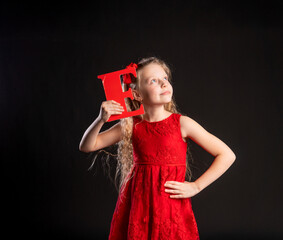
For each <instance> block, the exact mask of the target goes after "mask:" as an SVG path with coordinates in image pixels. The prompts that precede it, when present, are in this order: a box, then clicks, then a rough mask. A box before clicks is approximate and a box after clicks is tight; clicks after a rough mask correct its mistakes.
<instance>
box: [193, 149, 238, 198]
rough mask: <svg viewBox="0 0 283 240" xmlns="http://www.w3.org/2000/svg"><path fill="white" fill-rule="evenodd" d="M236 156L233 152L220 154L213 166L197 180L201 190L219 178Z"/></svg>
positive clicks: (196, 182)
mask: <svg viewBox="0 0 283 240" xmlns="http://www.w3.org/2000/svg"><path fill="white" fill-rule="evenodd" d="M235 159H236V156H235V155H233V154H219V155H218V156H216V157H215V159H214V161H213V163H212V164H211V166H210V167H209V168H208V169H207V170H206V171H205V172H204V173H203V174H202V175H201V176H200V177H199V178H198V179H197V180H196V181H194V183H195V184H196V186H197V188H198V190H199V192H200V191H202V190H203V189H204V188H206V187H207V186H208V185H210V184H211V183H212V182H214V181H215V180H216V179H217V178H219V177H220V176H221V175H222V174H223V173H224V172H226V170H227V169H228V168H229V167H230V166H231V165H232V164H233V162H234V161H235Z"/></svg>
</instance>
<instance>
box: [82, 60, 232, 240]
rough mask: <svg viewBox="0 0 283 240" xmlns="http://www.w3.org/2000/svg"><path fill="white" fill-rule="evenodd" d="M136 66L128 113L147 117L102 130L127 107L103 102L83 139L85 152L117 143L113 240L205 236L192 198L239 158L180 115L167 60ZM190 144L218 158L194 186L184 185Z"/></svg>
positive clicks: (132, 119)
mask: <svg viewBox="0 0 283 240" xmlns="http://www.w3.org/2000/svg"><path fill="white" fill-rule="evenodd" d="M136 67H137V68H136V71H137V78H135V77H133V76H132V75H131V79H132V83H131V84H130V86H127V85H126V84H123V89H124V91H126V90H127V89H128V88H129V87H130V88H131V89H132V93H133V97H134V99H133V100H131V99H126V101H127V102H126V106H127V110H128V111H134V110H136V109H139V108H140V104H143V106H144V111H145V112H144V114H143V115H140V116H134V117H128V118H124V119H120V121H119V122H118V123H117V124H115V125H114V126H112V127H111V128H109V129H107V130H106V131H104V132H101V133H99V131H100V129H101V127H102V125H103V124H104V123H105V122H107V120H108V119H109V117H110V116H111V115H115V114H121V113H122V112H123V110H124V109H123V108H122V107H121V106H120V104H119V103H117V102H115V101H113V100H110V101H104V102H103V103H102V105H101V109H100V114H99V116H98V117H97V119H96V120H95V121H94V122H93V123H92V124H91V125H90V126H89V128H88V129H87V130H86V131H85V133H84V135H83V138H82V140H81V142H80V150H81V151H83V152H93V151H97V150H99V149H102V148H105V147H107V146H110V145H113V144H116V143H117V144H118V146H119V148H118V162H117V163H118V164H117V169H118V170H120V172H121V180H120V185H119V196H118V200H117V203H116V208H115V211H114V214H113V218H112V222H111V227H110V234H109V240H125V239H130V240H135V239H136V240H145V239H156V240H157V239H163V240H164V239H168V240H169V239H170V240H172V239H174V240H178V239H179V240H184V239H186V240H188V239H192V240H196V239H199V232H198V228H197V224H196V220H195V216H194V213H193V210H192V205H191V197H193V196H195V195H196V194H199V193H200V192H201V191H202V190H203V189H204V188H206V187H207V186H208V185H209V184H211V183H212V182H213V181H215V180H216V179H217V178H219V177H220V176H221V175H222V174H223V173H224V172H225V171H226V170H227V169H228V168H229V167H230V166H231V165H232V163H233V162H234V161H235V159H236V156H235V154H234V153H233V152H232V150H231V149H230V148H229V147H228V146H227V145H226V144H225V143H224V142H222V141H221V140H220V139H218V138H217V137H215V136H214V135H212V134H211V133H209V132H208V131H206V130H205V129H204V128H203V127H202V126H200V125H199V124H198V123H197V122H196V121H194V120H193V119H192V118H190V117H188V116H185V115H182V114H180V113H179V112H178V111H177V110H176V104H175V102H174V99H173V88H172V82H171V72H170V69H169V67H168V65H167V64H166V63H165V62H164V61H162V60H160V59H158V58H155V57H150V58H144V59H142V60H141V61H140V62H139V63H138V64H137V65H136ZM189 139H191V140H193V141H194V142H196V143H197V144H198V145H200V146H201V147H202V148H204V149H205V150H206V151H207V152H209V153H210V154H212V155H213V156H214V157H215V160H214V161H213V163H212V164H211V166H210V167H209V168H208V169H207V170H206V171H205V172H204V173H203V174H202V175H201V176H200V177H199V178H198V179H197V180H196V181H194V182H190V181H185V176H187V175H186V174H188V173H189V174H190V166H189V165H188V162H187V159H186V158H187V155H186V154H187V143H188V140H189ZM117 172H119V171H117ZM117 172H116V173H117Z"/></svg>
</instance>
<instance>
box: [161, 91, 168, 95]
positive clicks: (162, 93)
mask: <svg viewBox="0 0 283 240" xmlns="http://www.w3.org/2000/svg"><path fill="white" fill-rule="evenodd" d="M169 93H170V92H169V91H166V92H164V93H161V94H160V95H165V94H169Z"/></svg>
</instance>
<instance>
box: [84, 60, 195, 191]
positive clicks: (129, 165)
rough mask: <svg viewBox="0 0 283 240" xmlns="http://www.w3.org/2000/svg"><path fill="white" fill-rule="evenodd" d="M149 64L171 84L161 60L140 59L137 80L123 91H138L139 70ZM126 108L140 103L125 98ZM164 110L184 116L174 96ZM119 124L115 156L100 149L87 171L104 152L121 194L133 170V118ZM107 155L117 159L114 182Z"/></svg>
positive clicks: (187, 174)
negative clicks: (118, 139) (157, 66)
mask: <svg viewBox="0 0 283 240" xmlns="http://www.w3.org/2000/svg"><path fill="white" fill-rule="evenodd" d="M150 63H157V64H159V65H160V66H161V67H162V68H163V69H164V71H165V72H166V74H167V75H168V80H169V82H170V83H172V74H171V70H170V68H169V67H168V65H167V64H166V63H165V62H164V61H163V60H161V59H159V58H156V57H149V58H142V59H141V60H140V61H139V62H138V64H137V65H138V67H137V70H136V71H137V78H135V77H134V76H133V75H131V80H132V83H131V84H130V85H127V84H122V85H123V90H124V91H127V90H128V89H129V88H132V89H135V90H139V87H140V74H139V73H140V70H141V69H142V68H143V67H145V66H147V65H148V64H150ZM125 101H126V107H127V111H134V110H137V109H139V108H140V105H141V103H140V102H139V101H137V100H135V99H133V100H132V99H130V98H126V99H125ZM164 108H165V110H167V111H169V112H171V113H180V114H182V115H185V114H183V113H181V112H180V111H178V110H177V105H176V103H175V100H174V96H172V100H171V102H169V103H167V104H165V105H164ZM139 117H140V118H141V119H142V120H143V119H144V118H143V117H144V115H139ZM120 123H121V126H122V140H121V141H119V142H118V143H116V144H115V146H117V147H118V149H117V154H116V155H114V154H112V153H109V152H107V151H105V150H103V149H101V150H100V151H99V152H98V153H97V154H96V155H95V158H94V159H93V162H92V165H91V166H90V168H89V169H91V168H92V167H93V164H94V162H95V159H96V157H97V155H98V154H99V153H100V152H101V151H104V152H105V153H106V154H108V158H107V159H106V161H105V162H106V163H107V165H108V167H109V172H108V173H109V174H108V176H109V177H110V179H111V181H112V182H114V185H115V187H116V190H117V191H118V192H123V189H124V187H125V186H126V184H127V182H128V181H129V180H130V178H131V177H132V176H130V175H131V174H130V172H131V170H132V169H133V145H132V140H131V139H132V138H131V136H132V129H133V118H132V117H127V118H122V119H120ZM187 143H188V150H187V156H186V176H185V178H186V180H188V181H190V180H191V178H192V172H191V168H190V165H189V161H190V160H191V162H193V158H192V154H191V151H190V147H189V146H190V144H189V141H188V142H187ZM109 155H111V156H115V157H116V159H117V166H116V173H115V180H114V181H113V180H112V178H111V175H110V170H111V169H110V168H111V167H110V164H109ZM119 176H120V181H119V184H118V187H117V181H118V177H119Z"/></svg>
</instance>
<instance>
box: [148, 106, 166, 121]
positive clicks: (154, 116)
mask: <svg viewBox="0 0 283 240" xmlns="http://www.w3.org/2000/svg"><path fill="white" fill-rule="evenodd" d="M170 115H171V112H168V111H167V110H165V109H164V107H162V108H151V109H146V107H145V113H144V115H143V118H144V119H145V120H146V121H148V122H157V121H161V120H163V119H164V118H167V117H169V116H170Z"/></svg>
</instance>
